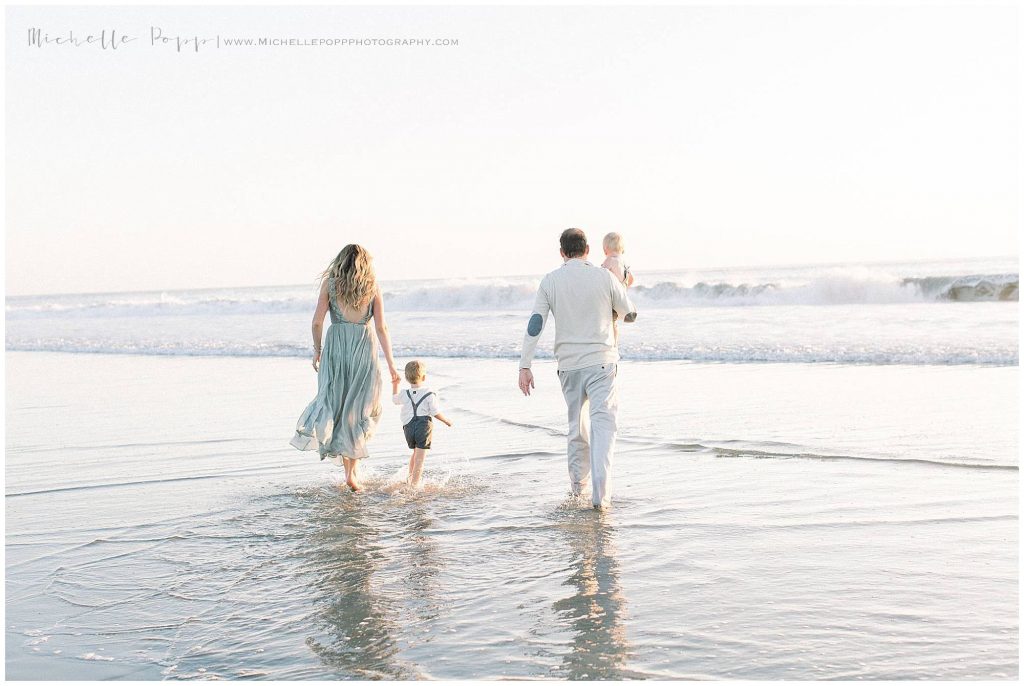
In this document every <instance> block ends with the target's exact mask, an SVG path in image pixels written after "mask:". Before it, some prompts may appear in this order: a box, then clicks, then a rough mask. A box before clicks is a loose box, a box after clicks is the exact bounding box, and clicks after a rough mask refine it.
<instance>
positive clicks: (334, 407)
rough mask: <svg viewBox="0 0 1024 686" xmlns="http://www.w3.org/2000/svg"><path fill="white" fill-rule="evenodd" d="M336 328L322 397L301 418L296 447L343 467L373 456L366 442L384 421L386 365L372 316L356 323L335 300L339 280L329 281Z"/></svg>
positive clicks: (329, 339)
mask: <svg viewBox="0 0 1024 686" xmlns="http://www.w3.org/2000/svg"><path fill="white" fill-rule="evenodd" d="M327 294H328V300H329V302H330V312H331V325H330V326H329V327H328V328H327V335H326V337H325V338H324V344H323V350H322V352H321V353H320V371H319V372H318V373H317V394H316V397H315V398H314V399H313V401H312V402H311V403H309V405H308V406H306V409H305V410H304V411H303V412H302V415H301V416H300V417H299V421H298V424H297V425H296V427H295V436H294V437H293V438H292V440H291V444H292V445H293V446H295V447H296V448H298V449H299V450H317V451H319V453H320V459H321V460H323V459H325V458H330V459H331V461H332V462H335V463H336V464H341V460H340V458H341V457H348V458H353V459H361V458H364V457H368V456H369V453H368V452H367V450H366V442H367V441H369V440H370V439H371V438H372V437H373V434H374V432H375V431H376V430H377V423H378V422H379V421H380V416H381V405H380V390H381V384H382V382H381V378H380V364H379V362H378V361H377V336H376V334H374V331H373V327H372V326H370V319H371V318H372V317H373V301H372V300H371V301H370V305H369V307H368V308H367V311H366V315H365V316H364V317H363V318H362V320H361V321H358V322H350V321H347V320H346V319H345V317H344V316H342V314H341V310H340V308H339V307H338V303H337V301H336V299H335V289H334V280H333V279H328V280H327Z"/></svg>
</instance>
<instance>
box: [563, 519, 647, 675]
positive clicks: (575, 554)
mask: <svg viewBox="0 0 1024 686" xmlns="http://www.w3.org/2000/svg"><path fill="white" fill-rule="evenodd" d="M560 528H561V529H562V530H563V532H564V534H565V537H566V539H567V540H568V543H569V550H570V552H571V562H570V575H569V578H568V579H567V580H566V581H565V582H564V584H563V585H566V586H572V587H573V593H572V595H570V596H567V597H565V598H562V599H561V600H559V601H557V602H555V604H554V610H555V613H556V615H557V616H558V617H559V618H560V619H563V620H566V621H567V622H568V624H569V628H571V630H572V632H573V640H572V644H571V650H570V652H568V653H567V654H566V655H565V656H564V657H563V659H562V667H563V670H564V676H565V677H566V678H568V679H623V678H629V677H630V676H634V675H633V674H632V673H631V672H629V671H628V670H626V669H625V666H624V665H625V662H626V659H627V657H628V654H629V653H628V651H629V645H628V643H627V641H626V629H625V621H624V620H625V599H624V598H623V596H622V590H621V587H620V585H619V565H618V562H617V561H616V559H615V529H614V527H612V526H611V523H610V522H609V521H608V517H607V516H606V515H603V514H600V513H594V512H590V511H578V512H573V513H571V515H569V517H568V521H566V522H565V524H564V525H562V526H561V527H560Z"/></svg>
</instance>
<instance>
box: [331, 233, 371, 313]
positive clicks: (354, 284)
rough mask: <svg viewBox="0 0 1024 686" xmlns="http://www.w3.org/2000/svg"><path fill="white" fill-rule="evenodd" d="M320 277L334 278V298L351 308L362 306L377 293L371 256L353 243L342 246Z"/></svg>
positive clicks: (364, 249)
mask: <svg viewBox="0 0 1024 686" xmlns="http://www.w3.org/2000/svg"><path fill="white" fill-rule="evenodd" d="M320 278H321V279H334V291H335V292H334V296H335V299H336V300H337V302H339V303H344V304H345V305H348V306H349V307H351V308H352V309H353V310H358V309H360V308H362V307H364V306H365V305H366V304H367V303H368V302H369V301H370V300H371V299H372V298H373V296H374V295H376V293H377V276H376V275H375V274H374V272H373V257H371V256H370V253H368V252H367V251H366V248H364V247H363V246H361V245H356V244H355V243H350V244H348V245H346V246H345V247H344V248H342V249H341V252H339V253H338V256H337V257H335V258H334V259H333V260H332V261H331V263H330V264H329V265H328V266H327V269H325V270H324V271H323V273H322V274H321V275H320Z"/></svg>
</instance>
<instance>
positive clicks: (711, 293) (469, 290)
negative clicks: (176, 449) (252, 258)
mask: <svg viewBox="0 0 1024 686" xmlns="http://www.w3.org/2000/svg"><path fill="white" fill-rule="evenodd" d="M538 282H539V280H538V279H529V278H523V279H474V280H459V281H439V282H428V281H421V282H419V283H417V284H415V285H389V284H387V283H384V284H382V287H383V289H384V298H385V302H386V303H387V307H388V309H389V310H393V311H407V312H416V311H423V312H431V311H446V310H467V311H502V310H524V309H529V308H530V306H531V305H532V304H533V298H534V295H535V293H536V290H537V284H538ZM1018 287H1019V286H1018V275H1017V274H977V275H966V276H963V275H961V276H952V275H951V276H926V277H915V276H908V277H902V278H900V277H895V278H893V277H878V276H874V275H869V274H862V273H858V272H853V273H850V272H847V271H842V270H837V271H836V272H835V273H831V274H824V275H821V276H817V277H814V278H810V279H805V280H802V281H790V282H788V283H787V282H778V281H766V282H763V283H738V284H734V283H729V282H724V281H722V282H709V281H698V282H696V283H690V284H687V282H685V281H682V280H665V281H656V282H653V283H650V284H642V283H641V284H640V285H637V286H635V287H634V288H633V289H631V291H630V295H631V297H632V298H633V299H634V300H635V302H636V303H637V305H638V306H639V307H641V308H642V307H645V306H647V307H658V308H664V307H670V308H671V307H720V306H757V305H761V306H771V305H850V304H887V303H912V302H1008V301H1009V302H1017V301H1018V297H1019V296H1018ZM315 298H316V294H315V292H314V291H313V289H311V288H309V287H294V286H293V287H279V288H253V289H220V290H204V291H175V292H153V293H119V294H95V295H64V296H19V297H9V298H7V302H6V316H7V318H8V319H27V318H40V317H41V318H46V317H54V316H58V317H153V316H193V315H256V314H260V315H263V314H269V315H273V314H294V313H308V312H309V311H311V308H312V306H313V303H314V301H315Z"/></svg>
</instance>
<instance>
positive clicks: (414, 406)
mask: <svg viewBox="0 0 1024 686" xmlns="http://www.w3.org/2000/svg"><path fill="white" fill-rule="evenodd" d="M405 379H406V381H408V382H409V385H410V388H408V389H406V390H405V392H404V393H399V392H398V382H397V381H395V382H394V383H392V384H391V393H392V396H393V397H392V399H391V400H392V402H394V403H395V405H401V406H402V429H403V430H404V431H405V442H406V443H407V444H408V446H409V447H410V448H412V455H411V456H410V457H409V485H410V486H413V487H414V488H419V487H420V483H421V481H422V479H423V458H425V457H426V456H427V451H428V450H430V440H431V437H432V435H433V432H434V427H433V422H432V420H431V418H432V417H437V418H438V420H440V421H442V422H444V423H445V424H447V425H448V426H452V423H451V421H450V420H449V419H448V418H447V417H445V416H444V415H443V414H441V403H440V402H439V401H438V399H437V393H434V392H433V391H431V390H429V389H428V388H427V387H426V386H424V385H423V382H424V381H426V380H427V365H425V364H424V363H423V362H421V361H420V360H413V361H412V362H410V363H409V364H407V365H405Z"/></svg>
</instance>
